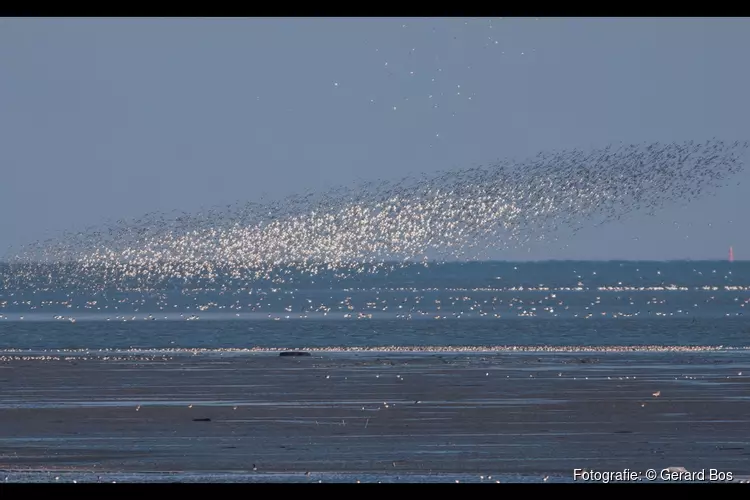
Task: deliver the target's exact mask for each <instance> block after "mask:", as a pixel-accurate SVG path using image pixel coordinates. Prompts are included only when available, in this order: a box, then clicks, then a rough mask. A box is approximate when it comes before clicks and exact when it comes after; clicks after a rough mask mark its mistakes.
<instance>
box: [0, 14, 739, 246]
mask: <svg viewBox="0 0 750 500" xmlns="http://www.w3.org/2000/svg"><path fill="white" fill-rule="evenodd" d="M748 47H750V21H749V20H748V19H741V18H739V19H720V18H710V19H700V18H689V19H648V18H646V19H617V18H612V19H593V18H588V19H556V18H540V19H510V18H504V19H492V20H490V19H459V18H454V19H437V18H436V19H432V18H425V19H395V18H369V19H368V18H363V19H344V18H341V19H312V18H310V19H153V20H151V19H81V20H75V19H0V213H2V218H0V253H2V252H3V251H4V250H5V248H7V247H8V246H10V245H17V244H22V243H25V242H29V241H31V240H35V239H38V238H42V237H45V236H47V235H49V234H51V233H54V232H56V231H59V230H64V229H76V228H84V227H86V226H89V225H92V224H97V223H100V222H103V221H104V220H105V219H110V218H120V217H136V216H139V215H141V214H143V213H146V212H150V211H154V210H163V211H170V210H172V209H175V208H177V209H184V210H188V211H194V210H198V209H199V208H200V207H201V206H206V205H214V204H222V203H231V202H235V201H241V200H257V199H258V198H260V196H261V195H263V194H264V193H266V194H268V195H270V196H272V197H278V196H284V195H287V194H291V193H295V192H300V191H304V190H306V189H308V188H314V189H318V188H323V187H325V186H328V185H331V184H340V183H347V182H351V181H353V180H355V179H378V178H394V177H398V176H401V175H403V174H405V173H420V172H430V171H434V170H443V169H450V168H455V167H470V166H473V165H476V164H483V163H489V162H491V161H492V160H494V159H496V158H501V157H518V158H524V157H525V156H533V155H535V154H536V153H537V152H539V151H540V150H548V149H560V148H590V147H600V146H605V145H607V144H608V143H610V142H619V141H624V142H641V141H662V142H664V141H672V140H690V139H694V140H698V141H703V140H706V139H710V138H712V137H714V136H715V137H718V138H723V139H727V140H735V139H741V140H743V141H744V140H747V139H750V124H749V122H748V118H750V113H749V111H750V95H749V92H750V90H748V89H750V65H749V64H748V63H747V50H748ZM386 63H387V65H386ZM412 72H413V73H412ZM433 79H434V81H433ZM336 84H338V85H336ZM459 86H460V88H459ZM459 93H460V94H459ZM430 95H432V98H430V97H429V96H430ZM469 97H471V99H469ZM436 104H437V105H438V106H437V107H435V105H436ZM394 107H395V108H396V109H394ZM743 179H744V180H743V183H742V184H741V185H739V186H733V187H732V188H729V189H726V190H724V191H722V192H721V194H720V196H717V197H714V198H710V199H705V200H703V201H701V202H698V203H695V204H692V205H690V206H689V207H687V208H683V207H676V208H674V209H672V210H669V211H667V212H664V213H662V214H660V215H659V216H658V217H655V218H649V217H645V216H643V217H634V218H631V219H630V220H628V221H626V222H625V223H620V224H613V225H610V226H608V227H606V228H597V229H596V230H591V231H586V232H584V233H582V234H580V235H579V236H578V237H576V238H571V239H570V240H569V241H566V243H567V244H568V246H567V247H566V248H565V249H559V248H558V247H554V248H553V247H541V248H539V249H536V250H535V251H532V252H530V253H527V252H525V251H524V252H521V253H518V254H515V255H514V254H502V255H499V257H507V258H523V257H531V258H549V257H555V258H656V259H660V258H695V259H697V258H725V257H726V254H727V247H728V246H729V245H730V244H731V245H734V247H735V256H736V258H738V259H742V258H750V233H748V231H746V230H745V229H746V224H745V217H744V212H745V206H747V203H742V201H744V200H745V199H746V198H747V194H748V185H750V184H748V183H747V182H746V181H747V180H750V179H748V176H747V175H743ZM733 184H734V183H733ZM688 223H690V224H691V225H688Z"/></svg>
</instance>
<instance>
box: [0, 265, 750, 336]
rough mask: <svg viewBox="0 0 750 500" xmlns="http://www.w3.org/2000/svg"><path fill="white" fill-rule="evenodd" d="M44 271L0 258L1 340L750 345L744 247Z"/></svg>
mask: <svg viewBox="0 0 750 500" xmlns="http://www.w3.org/2000/svg"><path fill="white" fill-rule="evenodd" d="M55 272H56V274H55V276H54V277H52V273H51V271H50V270H49V269H47V268H44V267H33V268H31V267H26V268H21V267H18V266H17V265H15V266H14V265H9V264H2V265H0V350H5V351H14V350H22V351H46V350H55V349H58V350H59V349H67V350H76V349H110V350H123V349H125V350H134V349H135V350H158V349H172V350H184V349H206V350H212V349H303V348H318V349H325V348H330V349H337V348H362V349H378V348H385V347H388V348H403V349H409V348H416V347H419V348H445V349H450V348H467V347H491V348H505V347H524V348H539V349H543V348H556V347H576V346H578V347H582V346H583V347H586V346H588V347H592V346H593V347H603V348H606V347H618V346H619V347H628V346H629V347H643V346H666V347H681V346H709V347H714V348H725V349H746V348H748V347H750V315H748V314H746V313H747V312H748V309H749V308H750V305H748V303H750V262H746V261H734V262H729V261H665V262H654V261H648V262H647V261H643V262H638V261H538V262H442V263H440V262H418V263H387V264H386V265H378V266H359V267H352V268H349V269H343V268H340V267H339V268H336V267H331V268H330V269H324V270H323V271H319V270H318V271H315V272H310V271H309V270H307V269H300V268H292V267H290V268H284V269H278V270H277V271H276V272H275V273H274V274H268V273H266V274H265V275H260V273H257V274H256V275H254V276H255V277H253V276H251V277H248V275H247V274H246V275H245V276H240V277H237V276H236V275H235V276H231V275H230V274H229V273H226V274H222V273H221V272H218V273H216V274H215V275H213V276H211V277H210V278H209V279H206V278H200V279H197V278H196V279H187V278H185V279H181V280H174V279H173V280H167V281H161V282H159V283H148V284H143V283H142V282H137V283H136V282H132V283H127V282H125V281H122V280H121V281H118V282H114V281H109V282H108V281H102V280H99V278H97V277H89V276H67V277H65V279H62V278H61V275H63V274H64V273H65V272H66V271H65V270H59V269H58V270H57V271H55ZM68 272H73V271H68ZM19 276H23V279H19ZM73 278H75V279H73Z"/></svg>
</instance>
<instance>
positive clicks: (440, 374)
mask: <svg viewBox="0 0 750 500" xmlns="http://www.w3.org/2000/svg"><path fill="white" fill-rule="evenodd" d="M225 354H226V355H225ZM230 354H231V353H213V354H211V353H208V352H200V353H196V354H194V355H192V354H187V355H179V356H162V355H159V356H146V355H127V356H121V357H116V358H110V359H103V358H101V356H90V355H89V356H82V355H80V356H65V357H62V358H59V359H52V360H49V358H47V357H44V358H35V357H34V356H24V357H16V358H14V357H8V356H5V357H4V358H3V361H2V362H0V387H1V388H2V389H1V390H0V469H1V470H3V471H9V472H6V475H8V474H11V476H10V477H11V478H18V477H21V476H19V474H18V473H19V472H21V471H50V470H51V471H69V472H70V473H78V474H80V476H79V479H81V478H82V479H83V480H94V478H96V477H97V476H99V475H104V474H106V473H119V474H138V473H146V472H149V473H174V472H178V473H193V474H196V473H200V474H209V475H211V474H213V475H214V477H216V478H219V477H220V475H221V474H225V475H226V474H229V475H230V476H232V477H234V476H236V475H244V476H245V477H250V478H252V477H255V478H260V479H261V480H262V478H263V477H269V478H270V477H271V475H274V474H280V475H281V476H278V477H280V478H282V479H281V480H283V477H287V480H288V479H289V478H290V477H299V478H304V480H314V479H316V478H317V477H323V476H324V475H326V476H325V477H328V478H330V477H334V476H332V475H336V474H338V475H339V476H338V477H340V478H348V479H346V480H350V479H354V478H365V480H367V479H366V478H368V477H381V478H382V477H386V476H387V477H389V478H395V477H401V478H404V477H412V476H413V477H428V478H429V477H438V476H435V475H444V476H441V477H453V476H456V477H467V478H468V477H471V478H475V479H478V478H479V477H480V476H483V477H484V478H486V477H488V476H492V475H495V476H496V477H506V478H507V477H512V475H521V476H529V477H534V478H539V479H540V480H541V478H543V477H545V476H550V477H551V478H553V479H554V478H558V479H559V478H562V479H565V478H567V479H571V478H572V473H573V469H575V468H588V469H594V470H598V471H617V470H622V469H625V468H629V469H631V470H635V471H645V470H647V469H649V468H654V469H656V470H661V469H663V468H666V467H684V468H686V469H687V470H689V471H690V470H700V469H706V470H708V469H718V470H720V471H725V472H731V473H733V475H734V477H735V478H742V477H747V475H748V474H749V473H750V465H748V464H750V437H748V432H747V430H748V429H750V353H748V352H747V351H740V352H731V351H730V352H636V353H630V352H624V353H623V352H575V353H570V352H514V353H507V352H486V353H467V352H454V353H449V352H422V353H416V352H415V353H410V352H313V353H311V356H302V357H299V356H292V357H280V356H279V355H278V353H275V352H257V353H243V354H241V355H230ZM308 472H309V473H310V474H309V475H307V474H306V473H308ZM14 474H15V475H14ZM28 474H31V473H28ZM284 475H286V476H284ZM521 476H517V477H521ZM29 477H31V476H29ZM35 477H37V479H39V480H41V479H42V478H41V477H40V476H38V475H37V476H35ZM184 477H185V478H187V477H188V476H187V475H186V476H184ZM222 477H224V478H225V479H226V476H222ZM131 480H133V477H131ZM222 480H223V479H222ZM226 480H229V479H226ZM342 480H343V479H342ZM511 480H512V479H511Z"/></svg>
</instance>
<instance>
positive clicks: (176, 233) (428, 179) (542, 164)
mask: <svg viewBox="0 0 750 500" xmlns="http://www.w3.org/2000/svg"><path fill="white" fill-rule="evenodd" d="M747 146H748V143H747V142H744V143H742V142H732V143H728V142H724V141H720V140H715V139H714V140H709V141H706V142H701V143H698V142H694V141H689V142H685V143H670V144H665V143H651V144H635V145H619V146H615V145H611V146H608V147H606V148H603V149H598V150H594V151H580V150H568V151H560V152H553V153H540V154H539V155H537V156H536V157H534V158H530V159H528V160H526V161H520V162H515V161H512V160H505V161H499V162H497V163H494V164H492V165H490V166H487V167H480V168H471V169H462V170H454V171H447V172H441V173H439V174H433V175H423V176H421V177H410V178H405V179H400V180H398V181H395V182H394V181H383V182H365V183H362V184H359V185H355V186H350V187H338V188H334V189H331V190H329V191H328V192H322V193H312V192H310V193H306V194H303V195H297V196H292V197H289V198H287V199H284V200H280V201H276V202H270V203H255V202H247V203H244V204H234V205H226V206H223V207H215V208H211V209H207V210H204V211H201V212H199V213H194V214H189V213H179V212H176V211H175V212H173V213H151V214H147V215H144V216H143V217H141V218H139V219H136V220H120V221H117V222H113V223H107V224H103V225H102V226H99V227H92V228H89V229H87V230H84V231H78V232H69V233H64V234H63V235H62V236H60V237H59V238H55V239H49V240H46V241H41V242H37V243H34V244H31V245H28V246H26V247H24V248H22V249H20V250H19V251H17V252H16V253H15V254H14V255H13V256H12V257H11V258H10V259H8V260H7V262H8V264H9V265H8V266H7V267H6V268H5V270H4V271H3V274H5V275H6V276H5V277H4V278H3V281H5V283H6V285H9V284H10V282H11V281H13V282H15V284H16V285H21V281H23V280H24V279H27V278H29V277H30V276H32V275H33V276H36V278H35V279H39V277H40V275H41V276H42V277H43V278H44V279H46V280H48V281H49V283H50V284H51V283H52V282H53V281H55V280H59V279H61V277H64V278H65V280H67V281H68V282H70V281H71V280H76V279H79V280H86V281H90V280H91V279H92V278H95V281H96V282H97V283H99V285H101V286H110V285H117V284H118V283H119V284H121V283H124V282H129V283H131V284H133V285H136V286H154V285H157V284H158V283H163V282H165V280H166V281H174V280H179V281H189V280H193V279H200V280H209V281H212V280H217V279H219V278H221V277H228V278H242V279H253V278H263V277H265V278H268V277H269V276H271V275H273V274H274V273H279V270H282V269H290V268H294V269H296V270H299V271H302V272H304V273H311V274H316V273H318V272H320V271H322V270H328V271H330V270H332V269H333V270H343V271H345V272H348V273H349V272H367V271H368V270H372V269H376V268H378V266H380V265H381V264H383V263H386V262H391V263H392V262H413V261H423V260H438V261H440V260H443V261H444V260H454V259H481V258H483V257H484V256H486V255H488V254H489V253H490V252H492V253H493V254H494V255H497V254H498V251H500V254H501V252H502V250H503V249H509V248H518V247H521V246H523V245H525V244H527V243H529V242H530V241H532V240H539V239H545V238H553V237H558V236H559V235H560V234H566V233H568V234H569V233H570V232H575V231H577V230H579V229H581V228H583V227H585V226H587V225H592V224H602V223H605V222H608V221H613V220H616V219H619V218H622V217H624V216H626V215H628V214H630V213H631V212H637V211H645V212H647V213H655V212H656V211H657V210H659V209H660V208H661V207H663V206H664V205H666V204H669V203H673V202H675V201H676V200H679V201H681V202H686V201H690V200H691V199H694V198H697V197H699V196H702V195H704V194H707V193H710V192H712V191H713V190H715V189H716V188H718V187H720V185H721V184H722V183H723V182H725V181H726V180H727V179H728V178H729V177H730V176H732V175H734V174H736V173H738V172H739V171H740V170H741V168H742V166H743V165H742V156H743V153H744V151H745V150H746V149H747ZM69 284H70V283H69Z"/></svg>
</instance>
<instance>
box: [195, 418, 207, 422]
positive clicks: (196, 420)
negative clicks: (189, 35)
mask: <svg viewBox="0 0 750 500" xmlns="http://www.w3.org/2000/svg"><path fill="white" fill-rule="evenodd" d="M210 421H211V419H210V418H194V419H193V422H210Z"/></svg>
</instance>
